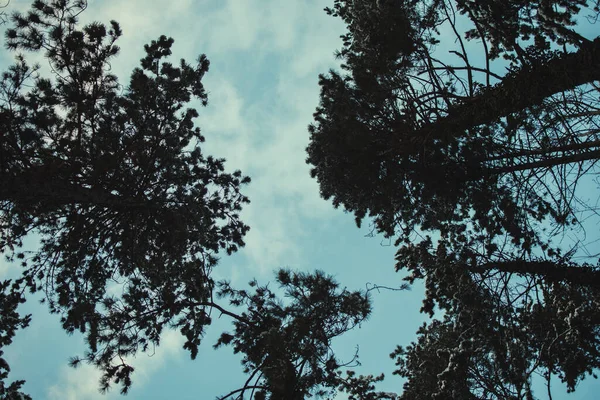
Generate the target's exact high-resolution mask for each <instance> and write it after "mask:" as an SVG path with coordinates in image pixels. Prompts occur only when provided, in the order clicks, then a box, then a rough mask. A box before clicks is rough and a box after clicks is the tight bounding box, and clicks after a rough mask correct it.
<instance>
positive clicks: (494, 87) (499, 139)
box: [307, 0, 600, 398]
mask: <svg viewBox="0 0 600 400" xmlns="http://www.w3.org/2000/svg"><path fill="white" fill-rule="evenodd" d="M326 11H327V12H328V13H329V14H331V15H333V16H335V17H339V18H341V19H342V20H343V21H344V22H345V23H346V25H347V28H348V31H347V33H346V34H345V35H344V36H342V39H343V46H342V49H341V50H340V51H339V53H338V56H339V57H340V59H341V60H342V62H343V63H342V71H341V72H336V71H330V72H329V73H328V74H326V75H321V77H320V85H321V101H320V105H319V107H318V108H317V111H316V113H315V114H314V117H315V121H314V123H313V124H312V125H311V126H310V127H309V132H310V139H311V140H310V144H309V146H308V149H307V151H308V159H307V162H308V163H309V164H311V165H312V166H313V169H312V172H311V174H312V176H313V177H315V178H316V179H317V180H318V182H319V184H320V188H321V194H322V196H323V197H324V198H326V199H332V201H333V204H334V206H336V207H339V206H343V207H344V208H345V209H346V210H347V211H350V212H353V213H354V214H355V216H356V221H357V223H358V224H360V223H361V221H362V220H363V219H364V218H365V217H366V216H370V217H373V218H374V229H375V230H377V231H379V232H382V233H383V234H385V235H386V236H390V237H391V236H394V235H397V241H396V245H398V246H399V249H398V252H397V265H396V268H397V269H398V270H400V269H402V270H406V271H408V272H409V275H408V276H407V279H408V280H409V281H411V282H412V281H414V280H415V279H425V282H426V287H427V294H426V299H425V302H424V306H423V311H425V312H429V313H431V314H433V311H434V307H435V306H439V307H440V308H442V309H443V310H444V312H445V313H446V315H447V316H448V317H447V318H451V316H453V315H465V313H467V312H468V313H471V314H472V313H475V311H476V308H472V305H471V303H470V302H469V301H468V298H469V296H471V295H465V293H479V294H478V296H482V297H481V298H482V299H492V300H489V301H491V304H492V305H490V306H489V307H488V312H492V311H493V312H494V313H495V314H494V315H498V318H497V319H495V320H492V321H488V320H485V323H483V325H484V326H485V328H484V327H482V329H483V331H482V332H487V333H482V334H479V335H477V334H475V332H472V331H470V330H466V331H461V332H459V333H456V332H454V331H453V330H452V329H454V328H452V329H451V326H449V324H451V323H453V322H452V320H451V319H449V320H447V321H446V322H445V323H443V324H442V325H441V326H442V327H443V328H438V327H437V325H436V326H435V327H432V328H431V329H430V330H431V331H432V335H433V336H435V335H438V336H439V335H441V336H440V337H443V338H445V339H444V340H448V341H449V342H448V343H450V342H452V341H453V340H454V339H448V338H450V337H451V336H448V335H450V334H449V333H446V332H454V333H456V334H458V335H459V336H461V337H472V339H473V340H474V341H476V344H474V345H475V346H476V345H477V343H480V342H481V344H482V348H486V345H485V344H484V342H483V340H484V339H485V340H491V339H492V337H491V336H490V335H491V333H490V332H495V331H496V330H498V329H503V331H504V332H517V331H518V329H521V328H522V327H523V326H528V322H526V321H529V319H528V318H529V317H528V315H529V311H527V310H528V309H527V308H524V306H522V305H521V303H520V302H521V301H522V300H523V301H524V299H527V301H529V302H531V303H532V304H535V305H536V307H538V308H539V307H541V308H542V309H546V310H548V311H547V313H548V315H549V316H550V315H554V316H553V317H552V319H553V320H554V319H556V318H558V317H557V316H556V315H557V313H558V314H560V312H559V310H562V309H561V308H560V307H558V308H553V307H551V300H550V299H551V298H552V296H553V295H552V293H555V292H556V291H561V290H563V289H560V288H562V287H564V286H565V285H566V286H567V287H570V288H572V289H570V290H567V291H566V292H565V291H564V290H563V292H564V293H563V294H564V295H565V296H566V293H568V294H569V295H570V296H571V298H568V296H567V298H566V299H564V301H566V302H571V303H569V304H577V306H576V307H581V308H580V309H584V308H585V309H593V305H594V304H595V302H596V301H597V299H598V288H599V285H600V284H599V282H600V272H599V270H598V269H597V267H596V266H595V265H594V263H595V261H592V262H586V263H575V262H573V259H572V256H573V254H574V250H572V251H566V252H565V249H562V248H561V247H560V245H557V244H554V243H553V242H552V237H553V234H554V233H556V232H559V231H563V230H565V229H569V228H570V227H572V226H577V224H579V219H578V218H579V217H580V216H581V213H582V212H584V211H586V210H587V209H590V208H592V204H587V203H586V202H585V201H583V199H581V198H579V197H578V192H577V183H578V182H579V181H580V179H581V178H582V176H584V174H586V173H588V172H590V171H593V170H594V169H595V168H596V164H597V160H598V158H599V156H600V148H599V145H600V130H599V129H598V127H599V126H600V113H599V112H598V110H599V109H600V103H598V92H599V91H600V89H599V88H598V85H597V81H598V80H599V79H600V68H599V67H598V66H599V65H600V63H599V61H600V37H599V38H595V37H591V38H590V37H586V36H585V35H583V34H582V33H581V32H580V31H578V29H577V24H578V23H581V22H582V20H583V19H584V17H590V18H594V17H597V16H598V15H599V14H600V3H598V2H597V1H595V2H592V1H585V0H571V1H560V2H559V1H552V0H543V1H520V0H515V1H503V2H496V1H477V2H472V1H466V0H454V1H450V0H428V1H419V0H402V1H387V0H381V1H377V2H370V1H347V0H335V2H334V6H333V7H332V8H327V9H326ZM448 39H450V40H448ZM459 277H460V279H459ZM473 286H475V288H476V289H475V288H473ZM544 290H545V291H546V296H539V293H542V292H544ZM580 292H585V293H587V294H588V295H587V296H580V295H577V293H580ZM509 293H510V296H509ZM458 298H462V299H464V301H461V302H458V301H457V300H456V299H458ZM515 299H518V301H516V300H515ZM527 301H525V303H527V304H529V303H528V302H527ZM530 307H533V306H532V305H530ZM459 310H462V311H459ZM469 310H470V311H469ZM561 312H562V311H561ZM461 313H462V314H461ZM553 313H554V314H553ZM480 315H484V314H480ZM598 322H600V321H597V320H596V318H595V317H589V318H588V319H587V320H586V323H585V324H581V326H579V327H578V328H573V330H571V332H573V331H576V332H578V333H577V334H575V335H570V337H571V338H573V337H577V338H578V339H577V340H575V339H573V340H575V341H576V342H577V344H578V345H579V346H580V347H581V348H586V349H589V353H587V356H586V357H583V358H581V359H579V360H578V361H577V362H575V361H573V362H571V363H569V362H557V361H556V360H554V361H552V362H550V361H548V363H547V364H545V365H543V362H541V361H540V363H538V364H535V362H534V361H535V357H537V356H540V357H542V358H541V360H543V359H544V357H547V355H544V356H541V354H546V353H547V352H548V351H549V350H548V342H544V341H543V340H541V339H540V340H538V341H532V342H528V343H529V344H528V345H531V346H534V347H535V348H536V350H535V351H533V352H523V353H522V354H523V357H525V361H524V365H536V367H540V368H548V369H549V370H550V371H551V372H552V374H558V375H559V376H561V377H563V378H564V379H563V380H564V381H565V382H566V383H567V384H568V386H569V388H574V382H577V380H578V379H581V378H582V377H583V376H584V375H585V374H586V373H589V372H591V371H592V370H593V369H594V368H597V367H598V365H597V361H596V360H597V355H598V354H599V353H598V348H599V346H598V344H599V343H600V337H598V335H597V334H596V333H594V332H596V331H597V326H598ZM557 323H558V322H557ZM504 325H507V326H510V327H511V329H505V328H501V327H502V326H504ZM460 326H462V325H460ZM557 326H558V325H557ZM462 327H464V326H462ZM486 329H487V330H486ZM532 329H533V328H532ZM561 329H562V328H561V327H557V328H556V331H557V332H559V333H560V334H559V336H560V337H562V334H563V332H565V331H567V330H568V329H567V328H565V329H563V330H561ZM569 329H570V328H569ZM586 329H588V330H589V332H590V334H584V333H583V332H585V331H586ZM434 330H435V332H433V331H434ZM442 332H443V334H442ZM454 333H453V334H454ZM470 335H472V336H470ZM514 335H515V336H513V337H511V336H510V335H508V336H503V337H502V341H503V342H510V340H514V341H516V342H518V341H519V340H520V339H519V338H518V337H517V336H516V335H517V333H515V334H514ZM551 340H554V338H552V339H551ZM477 341H479V342H477ZM555 345H556V342H555V343H554V344H553V346H555ZM456 346H458V344H456ZM536 346H537V347H536ZM551 347H552V346H551ZM415 348H416V347H415ZM488 348H489V346H488ZM455 350H456V351H455V352H454V353H456V354H458V353H459V351H458V349H455ZM545 352H546V353H545ZM401 354H404V357H413V358H412V359H411V360H414V357H423V355H424V354H425V353H423V352H420V351H413V352H409V353H401ZM407 354H409V355H408V356H407ZM511 354H515V353H514V352H512V353H511ZM458 358H460V357H458ZM458 358H457V359H458ZM462 359H463V360H467V359H469V358H465V357H463V358H462ZM484 359H485V357H484V358H477V357H475V358H470V360H472V362H474V363H475V364H477V365H479V366H482V365H483V363H484ZM498 359H499V358H496V359H495V360H498ZM404 360H409V359H407V358H404ZM445 360H446V361H443V360H442V361H441V362H442V363H445V364H444V366H443V367H442V368H441V369H440V370H439V371H437V372H436V373H434V372H433V370H432V371H426V372H423V373H424V374H428V378H427V379H433V380H437V379H438V376H437V375H436V374H437V373H441V372H442V371H444V370H446V367H448V365H449V364H451V363H452V362H454V361H452V362H451V360H450V357H447V358H446V359H445ZM473 360H475V361H473ZM421 361H423V360H421ZM563 361H564V360H563ZM405 362H408V361H405ZM465 362H466V361H465ZM402 365H404V367H403V368H404V369H401V371H402V373H403V374H404V375H405V376H408V377H409V378H410V380H413V379H421V378H417V377H418V376H423V375H422V374H421V373H420V372H419V371H417V370H415V369H414V368H420V367H419V365H421V364H420V361H419V362H414V361H410V364H402ZM406 365H409V367H406ZM576 365H578V366H576ZM582 365H583V366H585V367H582ZM438 366H440V367H441V364H438ZM406 368H413V369H412V370H410V371H409V370H407V369H406ZM461 368H467V364H464V363H463V364H461ZM490 368H491V367H490ZM510 368H511V366H508V365H501V364H498V362H497V361H495V364H494V365H493V368H492V369H493V370H494V371H496V372H494V374H501V375H500V376H502V374H504V376H505V377H507V376H509V375H510V374H513V375H514V372H511V370H510ZM499 371H502V372H499ZM574 371H575V372H574ZM448 376H449V375H448ZM455 376H461V375H460V374H457V375H455ZM530 376H531V374H529V375H527V374H522V375H520V377H519V379H520V381H519V382H517V381H515V380H514V379H513V380H512V381H511V380H506V379H505V380H503V381H502V382H505V383H506V387H504V388H503V389H502V390H505V391H504V392H503V391H502V390H499V389H498V388H496V389H497V390H496V389H495V390H496V391H495V392H493V391H490V392H487V394H481V393H479V394H477V390H475V389H474V386H473V381H468V380H467V381H464V382H463V383H464V384H458V383H457V384H458V386H456V387H457V388H459V387H460V388H461V389H460V390H463V389H464V390H467V391H469V393H471V395H473V396H476V395H481V396H482V398H503V395H502V393H513V394H514V395H515V396H517V398H527V396H528V395H529V394H528V392H527V390H526V389H524V388H526V387H527V384H528V382H529V379H530ZM567 376H568V378H567ZM511 379H512V378H511ZM415 382H416V381H413V383H415ZM465 382H466V383H465ZM440 383H441V382H440ZM461 385H462V386H461ZM510 385H512V387H510V388H509V387H508V386H510ZM409 386H410V383H409ZM414 387H416V386H414ZM446 387H449V386H446ZM434 390H436V389H434ZM457 390H458V389H457ZM440 393H441V392H440ZM447 393H448V392H446V393H445V394H446V395H447ZM456 393H457V395H458V392H456ZM461 393H462V394H460V396H463V395H465V393H466V392H461ZM406 396H407V397H406V398H411V397H410V395H406ZM442 398H443V397H442ZM459 398H462V397H459ZM466 398H468V397H466Z"/></svg>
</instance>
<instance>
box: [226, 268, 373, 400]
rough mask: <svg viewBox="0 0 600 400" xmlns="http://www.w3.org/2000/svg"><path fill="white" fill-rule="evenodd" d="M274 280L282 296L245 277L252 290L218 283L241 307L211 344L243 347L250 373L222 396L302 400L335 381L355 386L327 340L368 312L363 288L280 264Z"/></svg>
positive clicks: (328, 391) (329, 389)
mask: <svg viewBox="0 0 600 400" xmlns="http://www.w3.org/2000/svg"><path fill="white" fill-rule="evenodd" d="M276 281H277V283H278V284H279V289H280V290H281V291H282V292H283V297H284V299H280V298H278V297H277V293H276V292H274V291H273V290H271V289H269V287H268V285H267V286H259V285H258V284H257V282H256V281H252V282H250V285H251V286H252V287H253V288H254V293H250V292H247V291H245V290H236V289H233V288H232V287H231V286H230V285H229V284H228V283H226V282H223V283H221V284H220V285H219V292H218V294H219V296H220V297H226V298H228V299H229V302H230V304H231V305H233V306H236V307H239V306H244V308H245V311H243V312H242V313H241V314H239V315H234V319H235V320H234V327H235V330H234V332H232V333H223V334H222V335H221V337H220V339H219V341H218V342H217V344H216V345H215V346H216V347H219V346H223V345H230V346H232V347H233V350H234V352H235V353H242V354H243V355H244V357H243V359H242V365H243V367H244V372H246V373H247V374H249V377H248V380H247V381H246V383H245V384H244V386H243V387H242V388H240V389H238V390H234V391H233V392H231V393H229V394H228V395H226V396H224V397H221V399H227V398H235V399H240V400H241V399H244V398H245V397H244V394H248V395H250V398H252V399H257V400H258V399H270V400H294V399H298V400H302V399H305V398H309V397H312V396H315V395H318V396H326V395H330V396H333V395H334V393H335V392H336V388H337V387H338V386H340V385H344V384H345V386H346V387H350V388H351V387H354V386H356V383H353V382H348V383H347V384H346V381H347V380H346V379H342V378H341V372H340V368H341V367H343V366H346V365H348V364H349V363H341V362H340V361H339V360H338V359H337V358H336V357H335V355H334V354H333V351H332V348H331V342H332V340H333V339H334V338H335V337H337V336H339V335H341V334H343V333H344V332H347V331H349V330H351V329H353V328H354V327H355V326H357V325H359V324H360V323H361V322H362V321H364V320H365V319H366V318H367V317H368V316H369V314H370V312H371V305H370V301H369V298H368V296H367V294H366V293H361V292H350V291H347V290H346V289H342V290H340V289H339V285H338V283H336V282H335V281H334V280H333V279H332V277H330V276H326V275H325V274H323V273H322V272H319V271H317V272H316V273H314V274H304V273H292V272H290V271H287V270H280V271H279V272H278V274H277V278H276ZM352 361H354V360H352ZM365 393H366V391H365ZM373 399H374V398H373Z"/></svg>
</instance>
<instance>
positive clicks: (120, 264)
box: [0, 0, 250, 391]
mask: <svg viewBox="0 0 600 400" xmlns="http://www.w3.org/2000/svg"><path fill="white" fill-rule="evenodd" d="M85 7H86V3H85V2H84V1H72V0H54V1H41V0H37V1H34V2H33V4H32V7H31V10H30V11H29V12H28V13H26V14H20V13H14V14H13V15H12V17H11V21H12V27H11V28H10V29H8V30H7V31H6V45H7V47H8V49H10V50H26V51H33V52H41V53H42V54H43V55H44V56H45V57H46V59H47V60H48V64H49V67H50V70H51V72H50V73H49V74H48V73H44V72H43V70H42V69H41V68H40V66H38V65H34V66H31V65H29V64H28V63H27V61H26V59H25V57H24V56H23V55H17V57H16V63H15V64H14V65H12V66H11V67H9V69H8V70H7V71H6V72H5V73H4V74H3V75H2V79H1V80H0V93H2V98H1V102H0V135H1V136H0V179H1V180H2V187H1V188H0V221H1V224H2V226H1V230H0V232H1V233H0V249H1V250H2V251H4V252H5V254H7V257H8V258H9V260H10V261H18V262H19V263H21V264H22V267H23V270H22V271H23V274H22V277H21V278H19V279H17V280H16V281H14V282H13V283H12V286H11V287H12V289H11V291H13V292H15V293H18V292H19V291H23V290H25V289H29V290H30V291H31V292H37V291H42V292H43V293H44V296H45V297H44V298H45V300H47V302H48V304H49V307H50V310H51V311H52V312H53V313H57V314H60V316H61V321H62V325H63V327H64V329H65V330H66V331H67V332H74V331H80V332H82V333H85V335H86V340H87V343H88V345H89V351H88V353H87V354H86V355H85V357H84V359H85V360H86V361H87V362H90V363H93V364H95V365H97V366H98V367H99V368H101V369H102V370H103V371H104V375H103V382H102V386H103V388H108V385H109V383H110V382H116V383H120V384H122V387H123V391H126V390H127V388H128V387H129V385H130V384H131V380H130V377H129V375H130V372H131V371H132V367H131V366H130V365H128V364H127V363H126V362H125V361H123V358H124V357H125V356H128V355H132V354H135V353H136V352H138V351H146V350H147V349H148V347H149V346H152V344H158V342H159V338H160V334H161V332H162V331H163V329H165V328H167V327H176V328H177V329H179V330H181V333H182V334H183V335H184V336H185V337H186V343H185V347H186V348H187V349H188V350H189V351H190V353H191V355H192V357H195V356H196V354H197V347H198V344H199V342H200V338H201V337H202V335H203V332H204V327H205V326H206V325H208V324H209V323H210V317H209V315H208V306H209V304H210V299H211V296H212V291H213V287H214V283H213V281H212V280H211V278H210V272H211V269H212V268H213V267H214V266H215V265H216V263H217V253H218V252H219V251H222V250H224V251H226V252H227V253H229V254H231V253H232V252H234V251H236V250H237V249H238V248H239V247H241V246H243V245H244V241H243V237H244V235H245V234H246V232H247V231H248V229H249V228H248V226H246V225H245V224H244V223H243V222H242V221H241V220H240V218H239V212H240V210H241V209H242V206H243V205H244V204H246V203H248V202H249V200H248V198H247V197H246V196H244V195H243V194H242V193H241V189H242V187H243V186H244V185H245V184H247V183H248V182H249V181H250V179H249V178H248V177H245V176H243V175H242V173H241V172H240V171H235V172H233V173H228V172H225V165H224V160H223V159H219V158H215V157H213V156H210V155H206V154H204V153H203V152H202V149H201V143H202V142H204V140H205V139H204V137H203V136H202V134H201V133H200V129H199V128H197V127H195V125H194V119H195V118H196V117H198V112H197V111H196V110H195V109H194V108H191V107H189V103H190V101H192V100H195V101H199V102H200V103H201V104H202V105H206V104H207V94H206V91H205V89H204V86H203V84H202V78H203V77H204V75H205V74H206V73H207V72H208V68H209V62H208V59H207V58H206V56H204V55H201V56H200V57H199V58H198V60H197V62H196V63H194V64H193V65H192V64H188V63H187V62H186V61H185V60H181V61H180V62H179V63H177V64H172V63H171V62H169V61H168V60H167V58H168V56H169V55H170V54H171V47H172V45H173V39H171V38H167V37H166V36H161V37H160V38H158V40H153V41H152V42H151V43H150V44H149V45H146V46H145V50H146V56H145V57H144V58H143V59H142V60H141V64H140V67H138V68H136V69H134V71H133V72H132V74H131V78H130V81H129V83H128V85H127V86H126V87H123V86H122V85H120V84H119V82H118V79H117V77H116V76H115V75H113V74H111V73H110V72H109V71H110V63H111V60H113V59H114V57H115V56H116V55H117V54H118V51H119V48H118V46H117V45H116V42H117V40H118V38H119V37H120V36H121V34H122V32H121V29H120V27H119V24H118V23H117V22H115V21H111V23H110V25H109V26H108V27H107V26H105V25H104V24H101V23H97V22H96V23H91V24H88V25H86V26H83V27H79V25H78V16H79V14H80V13H81V12H82V11H83V10H84V9H85ZM30 233H36V234H38V235H39V237H40V242H41V244H40V247H39V249H38V250H27V249H22V244H23V238H24V236H25V235H27V234H30ZM111 287H112V289H111ZM114 287H118V288H119V289H118V290H114ZM4 288H5V289H6V290H8V288H9V283H8V282H5V284H4ZM115 293H122V294H119V295H115ZM6 296H12V294H8V295H6ZM11 298H12V297H11ZM14 321H15V322H18V321H19V320H18V319H15V320H14ZM8 332H11V331H10V330H9V331H8ZM78 361H79V359H74V360H73V363H77V362H78Z"/></svg>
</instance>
